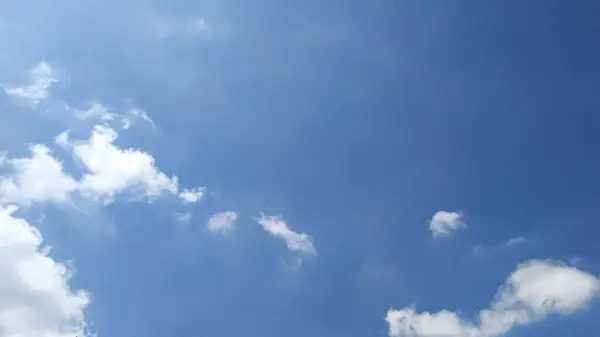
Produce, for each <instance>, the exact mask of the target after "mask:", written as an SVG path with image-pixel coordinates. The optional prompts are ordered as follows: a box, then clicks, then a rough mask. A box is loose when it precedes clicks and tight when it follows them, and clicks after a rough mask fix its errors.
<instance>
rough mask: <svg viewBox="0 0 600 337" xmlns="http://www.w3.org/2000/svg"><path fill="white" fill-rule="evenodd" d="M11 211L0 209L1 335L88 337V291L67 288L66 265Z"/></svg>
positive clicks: (12, 207)
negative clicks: (54, 257)
mask: <svg viewBox="0 0 600 337" xmlns="http://www.w3.org/2000/svg"><path fill="white" fill-rule="evenodd" d="M16 210H17V208H16V207H14V206H7V207H4V206H0V334H1V335H2V336H6V337H36V336H45V337H50V336H52V337H75V336H88V334H87V333H86V322H85V316H84V309H85V308H86V307H87V306H88V304H89V303H90V296H89V294H88V293H87V292H85V291H81V290H74V289H72V288H71V287H70V285H69V279H70V278H71V275H72V271H71V269H70V268H69V265H68V264H66V263H61V262H58V261H55V260H53V259H52V258H51V257H50V256H49V251H50V250H49V249H48V247H41V243H42V235H41V234H40V232H39V231H38V230H37V229H36V228H35V227H33V226H31V225H30V224H29V223H28V222H27V221H26V220H24V219H21V218H16V217H13V213H14V212H15V211H16Z"/></svg>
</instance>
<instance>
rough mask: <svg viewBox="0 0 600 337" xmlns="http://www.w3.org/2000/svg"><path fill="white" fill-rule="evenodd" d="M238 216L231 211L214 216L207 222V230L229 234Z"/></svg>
mask: <svg viewBox="0 0 600 337" xmlns="http://www.w3.org/2000/svg"><path fill="white" fill-rule="evenodd" d="M237 218H238V214H237V213H236V212H233V211H225V212H219V213H216V214H214V215H213V216H211V217H210V219H209V220H208V229H209V230H210V231H211V232H221V233H223V234H225V233H229V232H231V231H232V230H233V228H234V226H235V221H236V220H237Z"/></svg>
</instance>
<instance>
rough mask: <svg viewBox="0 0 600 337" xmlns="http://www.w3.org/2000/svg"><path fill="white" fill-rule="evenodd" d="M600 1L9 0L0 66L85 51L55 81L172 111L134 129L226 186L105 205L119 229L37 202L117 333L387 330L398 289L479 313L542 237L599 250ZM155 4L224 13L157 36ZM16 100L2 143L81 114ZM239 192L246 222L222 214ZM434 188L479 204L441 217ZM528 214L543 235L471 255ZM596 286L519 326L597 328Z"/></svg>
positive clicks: (19, 68)
mask: <svg viewBox="0 0 600 337" xmlns="http://www.w3.org/2000/svg"><path fill="white" fill-rule="evenodd" d="M598 13H600V6H599V5H598V4H596V3H593V2H592V1H580V2H566V1H528V2H526V3H523V2H518V1H512V2H511V1H508V2H507V1H496V2H476V1H459V2H442V1H409V2H398V1H387V0H382V1H371V2H368V1H302V2H292V1H271V0H269V1H267V0H262V1H213V0H208V1H196V2H190V1H169V2H167V1H163V2H159V1H147V2H143V1H130V2H126V3H121V2H119V1H104V2H92V1H71V0H69V1H66V2H62V3H61V4H60V5H58V4H56V3H53V2H51V1H39V2H38V1H35V2H34V1H21V2H18V4H17V3H13V4H8V3H0V20H1V21H2V23H1V24H0V43H2V45H3V47H2V49H3V50H4V51H3V52H2V54H3V55H2V56H0V75H1V76H2V81H0V82H2V83H13V82H19V81H21V82H22V81H26V80H27V71H28V69H29V68H31V66H33V65H34V64H35V63H37V62H38V61H39V60H41V59H45V60H47V61H48V62H49V63H51V64H53V65H55V66H56V67H59V68H60V69H64V70H65V72H67V73H68V74H69V80H68V81H61V82H59V83H57V84H56V85H55V87H53V96H56V97H60V98H61V99H63V100H67V101H70V102H73V103H77V104H84V103H85V102H88V101H95V100H99V101H103V102H105V103H107V104H109V105H111V106H117V107H118V106H126V105H128V104H135V105H138V106H141V107H144V108H145V109H146V110H147V111H148V113H149V115H150V116H151V117H152V118H153V120H154V122H155V124H156V125H157V127H158V130H157V131H152V130H150V129H149V128H137V129H135V130H132V131H131V132H129V133H123V134H122V137H121V138H119V144H120V145H122V146H135V147H139V148H142V149H144V150H145V151H148V152H149V153H151V154H152V155H153V156H154V157H155V158H156V160H157V165H158V166H159V167H160V168H161V170H163V171H164V172H166V173H168V174H176V175H177V176H178V177H179V179H180V181H181V182H182V183H183V184H185V185H189V186H197V185H201V186H207V187H208V188H209V189H210V190H211V191H212V194H211V196H210V197H207V199H206V201H205V202H203V203H201V204H199V205H197V206H193V210H194V213H195V214H194V218H193V220H192V222H191V223H190V225H189V226H188V227H185V226H181V225H180V224H177V223H176V222H175V221H174V220H173V217H172V214H173V212H175V211H178V210H179V209H180V208H181V207H180V206H178V205H174V204H171V203H169V202H167V201H159V202H157V203H156V204H152V205H148V204H145V203H134V204H122V205H117V204H115V205H111V206H110V207H108V208H107V209H106V210H105V211H104V217H105V218H106V219H110V221H111V222H113V223H114V225H115V227H116V231H115V233H113V234H108V233H107V232H108V231H103V230H101V229H100V230H97V228H96V227H95V228H96V229H94V230H92V232H93V234H90V230H89V229H87V228H86V225H85V223H86V221H85V220H82V219H81V218H80V217H78V216H73V214H70V213H69V212H68V211H65V210H64V209H57V208H55V207H52V206H50V207H46V208H44V209H43V210H42V209H37V208H35V207H34V208H33V209H31V210H30V212H32V214H33V213H35V212H42V211H44V212H45V213H46V216H47V221H45V222H44V223H43V224H41V225H40V226H39V228H40V230H41V231H42V232H43V233H44V235H45V237H46V238H47V240H48V242H49V243H51V244H52V245H53V246H54V247H55V250H54V254H55V256H57V257H59V258H64V259H74V260H75V267H76V270H77V274H76V277H75V278H74V279H73V284H74V285H76V286H77V287H82V288H85V289H88V290H90V291H91V292H92V293H93V296H94V302H93V304H92V305H91V306H90V307H89V309H88V314H87V316H88V318H89V319H90V320H91V321H93V322H94V326H93V327H94V329H95V330H97V331H98V333H99V336H100V337H101V336H112V337H120V336H123V337H125V336H146V337H154V336H156V337H158V336H178V335H184V336H205V335H214V336H222V337H228V336H239V335H240V334H242V335H251V336H266V337H268V336H280V335H282V334H285V335H288V336H291V337H304V336H311V337H320V336H331V335H336V336H337V335H345V336H356V337H358V336H361V337H363V336H386V335H387V326H386V324H385V321H384V320H383V317H384V316H385V312H386V310H387V309H388V308H389V307H391V306H393V307H403V306H406V305H411V304H415V305H416V306H417V307H418V308H419V309H421V310H428V311H437V310H440V309H442V308H447V309H449V310H458V311H461V312H463V313H465V314H466V315H472V314H473V313H475V312H476V311H477V310H478V309H479V308H484V307H485V306H487V304H488V303H489V301H490V300H491V298H492V297H493V295H494V294H495V292H496V290H497V287H498V286H499V285H500V284H502V282H503V281H504V280H505V278H506V276H507V275H508V274H509V273H510V272H511V271H512V270H514V268H515V266H516V265H517V264H518V263H519V262H521V261H524V260H527V259H530V258H552V259H559V260H565V261H566V260H568V259H572V258H574V257H579V258H580V260H581V262H579V263H580V267H581V268H583V269H585V270H587V271H589V272H592V273H594V274H596V275H598V274H600V258H599V257H600V248H599V247H600V246H599V245H598V238H600V230H599V229H598V228H599V227H598V221H599V218H600V208H598V205H599V204H600V180H599V179H598V172H600V156H599V151H598V146H599V144H600V114H599V112H600V95H599V94H598V88H600V45H599V44H598V43H597V40H598V36H599V34H600V23H599V22H598V20H597V16H598ZM148 15H150V16H160V17H164V18H167V19H166V20H172V21H173V22H184V21H185V20H188V19H190V18H195V17H201V18H204V19H205V20H206V22H207V23H208V24H209V25H211V27H213V30H214V32H213V34H212V35H211V36H210V37H206V38H194V39H190V38H185V37H177V36H175V37H169V38H163V39H160V38H156V37H155V36H153V34H154V33H153V32H151V28H152V27H150V26H149V25H148V24H147V23H146V21H144V20H145V17H146V16H148ZM1 107H2V111H1V112H0V124H2V125H1V126H0V132H2V133H4V135H0V145H1V147H2V148H4V149H8V150H10V151H15V153H22V152H24V151H25V150H26V146H27V144H28V143H29V142H45V143H48V142H50V141H51V140H52V137H53V136H54V135H56V134H58V133H59V132H61V131H63V130H64V127H63V126H62V125H61V122H60V121H56V120H53V119H52V118H51V117H48V115H44V116H43V117H40V116H38V115H35V116H33V115H32V114H35V113H34V112H31V111H27V109H18V108H16V107H14V106H12V105H11V104H10V103H9V102H8V99H7V98H6V97H2V99H1ZM2 121H4V122H2ZM8 125H11V127H10V129H11V130H10V132H11V133H10V136H9V133H8V131H5V128H6V127H7V126H8ZM13 126H14V127H13ZM82 130H83V131H82V133H83V134H87V133H88V129H86V128H84V127H82ZM226 209H233V210H236V211H238V212H239V213H240V219H239V221H238V223H237V228H236V230H235V231H234V232H233V233H232V234H231V235H229V236H218V235H214V233H209V232H208V231H207V230H206V220H207V219H208V217H209V216H210V215H211V214H212V213H214V212H216V211H222V210H226ZM439 210H448V211H460V212H462V213H463V214H464V219H465V221H466V223H467V224H468V228H467V229H466V230H464V231H460V232H457V233H456V234H455V235H452V236H451V237H450V238H447V239H443V240H434V239H432V238H431V234H430V232H429V230H428V227H427V221H428V219H429V218H431V216H432V215H433V214H434V213H435V212H437V211H439ZM260 212H265V213H269V214H281V215H283V217H284V218H285V219H286V221H287V222H288V224H290V225H291V226H292V227H293V228H294V229H296V230H298V231H300V232H305V233H309V234H310V235H311V236H312V237H313V238H314V242H315V246H316V248H317V250H318V256H317V257H314V258H309V259H306V260H305V261H304V263H303V265H302V266H301V267H300V268H298V269H297V270H290V269H289V264H290V263H292V262H293V261H294V259H295V258H296V254H295V253H292V252H289V251H287V250H286V249H285V245H284V244H283V243H282V242H281V241H279V240H275V239H273V238H271V237H269V236H268V235H267V234H266V233H265V232H264V231H263V230H262V229H261V228H260V227H259V226H258V225H257V224H256V222H255V221H254V219H253V217H255V216H259V215H260ZM107 221H108V220H107ZM518 236H523V237H526V238H528V239H529V241H528V242H526V243H525V244H522V245H519V246H517V247H512V248H510V249H500V248H498V249H492V248H490V251H493V253H490V254H487V255H485V256H483V257H479V258H472V250H473V248H474V247H475V246H476V245H483V246H485V247H500V246H501V245H502V243H503V242H505V241H506V240H508V239H510V238H512V237H518ZM596 304H598V303H596ZM598 310H599V309H598V306H596V307H595V308H594V307H592V308H591V309H590V310H589V311H586V312H582V313H579V314H577V315H574V316H573V317H569V318H568V319H560V320H558V319H554V318H553V319H550V320H547V321H545V322H543V323H541V324H537V325H532V326H527V327H523V328H519V329H517V330H514V331H513V332H511V334H510V335H511V336H518V335H520V334H526V335H528V336H547V337H552V336H557V337H558V336H563V335H565V334H569V335H572V336H590V335H593V334H597V333H600V326H599V325H598V323H597V322H595V321H594V319H593V317H594V315H597V314H598V312H599V311H598Z"/></svg>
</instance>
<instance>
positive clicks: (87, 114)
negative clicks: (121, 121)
mask: <svg viewBox="0 0 600 337" xmlns="http://www.w3.org/2000/svg"><path fill="white" fill-rule="evenodd" d="M66 109H67V110H68V111H71V112H72V113H73V115H74V116H75V117H76V118H77V119H80V120H86V119H99V120H102V121H112V120H115V119H116V118H117V114H115V113H114V112H112V111H110V109H109V108H108V107H107V106H105V105H104V104H101V103H95V102H92V103H89V106H88V108H87V110H79V109H76V108H73V107H71V106H68V105H67V106H66Z"/></svg>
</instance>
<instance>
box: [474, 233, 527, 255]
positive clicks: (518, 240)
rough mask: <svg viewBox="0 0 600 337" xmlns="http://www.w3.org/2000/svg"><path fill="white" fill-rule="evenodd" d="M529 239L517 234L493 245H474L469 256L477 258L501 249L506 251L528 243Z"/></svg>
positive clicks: (498, 251)
mask: <svg viewBox="0 0 600 337" xmlns="http://www.w3.org/2000/svg"><path fill="white" fill-rule="evenodd" d="M529 241H530V240H529V239H527V238H525V237H523V236H517V237H513V238H510V239H508V240H506V241H504V242H502V243H500V244H498V245H495V246H484V245H475V246H474V247H473V250H472V251H471V256H470V258H474V259H479V258H483V257H485V256H490V255H494V254H496V253H500V252H502V251H506V250H509V249H512V248H515V247H517V246H521V245H523V244H526V243H528V242H529Z"/></svg>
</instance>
